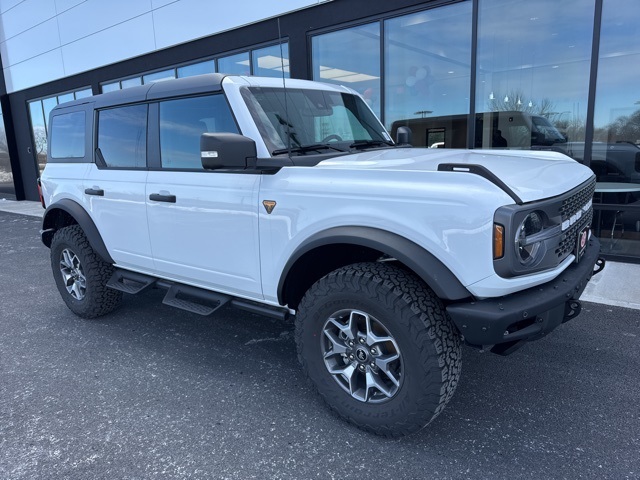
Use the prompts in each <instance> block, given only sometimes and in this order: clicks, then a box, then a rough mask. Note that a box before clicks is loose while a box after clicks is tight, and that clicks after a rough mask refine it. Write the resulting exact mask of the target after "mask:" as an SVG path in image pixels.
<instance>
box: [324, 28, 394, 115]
mask: <svg viewBox="0 0 640 480" xmlns="http://www.w3.org/2000/svg"><path fill="white" fill-rule="evenodd" d="M312 62H313V80H317V81H321V82H328V83H336V84H338V85H345V86H347V87H350V88H353V89H354V90H356V91H357V92H358V93H360V94H361V95H362V96H363V97H364V99H365V101H366V102H367V104H368V105H369V106H370V107H371V108H372V110H373V111H374V112H375V113H376V115H378V117H379V116H380V113H381V110H382V108H381V105H380V91H381V90H380V89H381V85H380V23H378V22H376V23H372V24H369V25H362V26H359V27H354V28H348V29H345V30H340V31H337V32H332V33H326V34H324V35H318V36H316V37H313V39H312Z"/></svg>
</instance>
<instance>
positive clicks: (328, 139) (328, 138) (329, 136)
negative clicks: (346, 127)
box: [322, 133, 342, 143]
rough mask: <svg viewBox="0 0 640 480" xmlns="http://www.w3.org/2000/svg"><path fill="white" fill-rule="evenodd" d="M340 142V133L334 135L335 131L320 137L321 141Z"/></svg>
mask: <svg viewBox="0 0 640 480" xmlns="http://www.w3.org/2000/svg"><path fill="white" fill-rule="evenodd" d="M332 140H333V141H335V142H341V141H342V137H341V136H340V135H336V134H335V133H333V134H331V135H328V136H326V137H324V138H323V139H322V143H328V142H330V141H332Z"/></svg>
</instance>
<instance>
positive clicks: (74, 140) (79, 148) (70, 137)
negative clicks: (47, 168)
mask: <svg viewBox="0 0 640 480" xmlns="http://www.w3.org/2000/svg"><path fill="white" fill-rule="evenodd" d="M85 125H86V123H85V114H84V112H71V113H64V114H62V115H56V116H54V117H53V120H52V122H51V158H82V157H84V153H85V152H84V145H85Z"/></svg>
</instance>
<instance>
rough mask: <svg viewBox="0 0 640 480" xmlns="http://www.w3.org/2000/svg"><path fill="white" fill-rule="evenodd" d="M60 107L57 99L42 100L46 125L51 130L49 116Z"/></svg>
mask: <svg viewBox="0 0 640 480" xmlns="http://www.w3.org/2000/svg"><path fill="white" fill-rule="evenodd" d="M57 105H58V99H57V98H56V97H51V98H45V99H44V100H42V108H43V110H44V124H45V126H46V127H47V131H48V129H49V114H50V113H51V110H53V109H54V108H55V107H56V106H57Z"/></svg>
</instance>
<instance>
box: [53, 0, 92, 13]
mask: <svg viewBox="0 0 640 480" xmlns="http://www.w3.org/2000/svg"><path fill="white" fill-rule="evenodd" d="M86 1H87V0H55V2H56V12H58V13H62V12H64V11H65V10H69V9H70V8H73V7H75V6H76V5H79V4H81V3H84V2H86Z"/></svg>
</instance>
